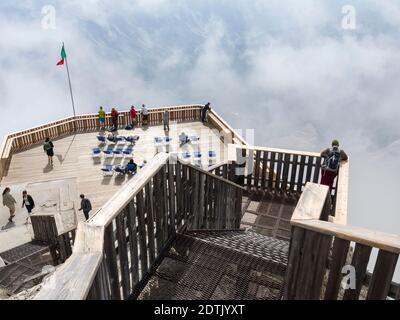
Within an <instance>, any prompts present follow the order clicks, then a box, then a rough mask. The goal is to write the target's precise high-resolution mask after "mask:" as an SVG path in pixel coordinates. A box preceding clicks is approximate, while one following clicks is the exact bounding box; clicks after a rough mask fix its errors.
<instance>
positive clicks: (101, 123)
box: [98, 107, 106, 130]
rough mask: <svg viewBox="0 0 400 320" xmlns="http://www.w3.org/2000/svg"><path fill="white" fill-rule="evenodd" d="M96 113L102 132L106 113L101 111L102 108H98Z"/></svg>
mask: <svg viewBox="0 0 400 320" xmlns="http://www.w3.org/2000/svg"><path fill="white" fill-rule="evenodd" d="M98 113H99V122H100V129H101V130H104V129H105V123H106V113H105V111H104V110H103V107H100V109H99V112H98Z"/></svg>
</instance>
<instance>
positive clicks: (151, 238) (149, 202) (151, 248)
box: [145, 182, 156, 265]
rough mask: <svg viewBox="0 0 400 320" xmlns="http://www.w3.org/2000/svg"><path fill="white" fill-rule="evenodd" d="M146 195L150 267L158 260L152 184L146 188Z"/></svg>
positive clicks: (148, 184)
mask: <svg viewBox="0 0 400 320" xmlns="http://www.w3.org/2000/svg"><path fill="white" fill-rule="evenodd" d="M145 194H146V223H147V236H148V241H149V260H150V265H152V264H153V262H154V260H155V259H156V250H155V238H154V212H153V201H154V196H153V187H152V185H151V182H149V183H147V184H146V186H145Z"/></svg>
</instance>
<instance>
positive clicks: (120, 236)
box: [115, 211, 131, 299]
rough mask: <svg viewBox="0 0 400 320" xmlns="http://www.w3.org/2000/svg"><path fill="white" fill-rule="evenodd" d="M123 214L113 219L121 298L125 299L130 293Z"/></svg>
mask: <svg viewBox="0 0 400 320" xmlns="http://www.w3.org/2000/svg"><path fill="white" fill-rule="evenodd" d="M124 216H125V214H124V211H123V212H121V213H120V214H119V215H118V216H117V217H116V219H115V222H116V230H117V242H118V256H119V265H120V272H121V284H122V293H123V298H124V299H126V298H127V297H128V296H129V294H130V291H131V287H130V279H129V265H128V253H127V250H126V245H127V243H126V231H125V221H124V220H125V217H124Z"/></svg>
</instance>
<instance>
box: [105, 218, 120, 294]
mask: <svg viewBox="0 0 400 320" xmlns="http://www.w3.org/2000/svg"><path fill="white" fill-rule="evenodd" d="M104 248H105V254H106V262H107V267H108V271H109V277H110V287H111V298H112V299H113V300H120V299H121V292H120V289H119V277H118V264H117V255H116V252H115V237H114V231H113V225H112V223H110V224H109V225H108V226H107V228H105V234H104Z"/></svg>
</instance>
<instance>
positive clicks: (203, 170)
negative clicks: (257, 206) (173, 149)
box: [170, 154, 247, 191]
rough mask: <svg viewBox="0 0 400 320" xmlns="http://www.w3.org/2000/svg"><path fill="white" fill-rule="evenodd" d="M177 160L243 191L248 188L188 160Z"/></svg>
mask: <svg viewBox="0 0 400 320" xmlns="http://www.w3.org/2000/svg"><path fill="white" fill-rule="evenodd" d="M170 156H171V157H176V155H175V154H171V155H170ZM177 161H178V162H179V163H181V164H183V165H185V166H187V167H190V168H192V169H195V170H197V171H200V172H202V173H204V174H205V175H207V176H211V177H212V178H213V179H216V180H221V181H223V182H225V183H226V184H229V185H231V186H233V187H235V188H238V189H242V190H243V191H245V190H247V189H246V188H244V187H242V186H240V185H238V184H236V183H234V182H232V181H230V180H227V179H224V178H223V177H220V176H217V175H215V174H212V173H211V172H209V171H208V170H206V169H203V168H199V167H196V166H194V165H192V164H191V163H188V162H186V161H184V160H181V159H177Z"/></svg>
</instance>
